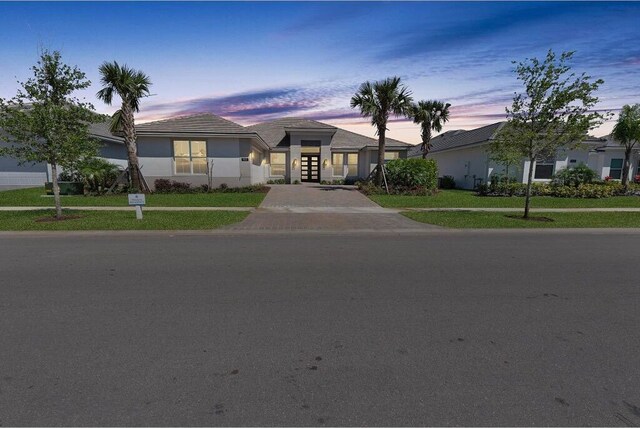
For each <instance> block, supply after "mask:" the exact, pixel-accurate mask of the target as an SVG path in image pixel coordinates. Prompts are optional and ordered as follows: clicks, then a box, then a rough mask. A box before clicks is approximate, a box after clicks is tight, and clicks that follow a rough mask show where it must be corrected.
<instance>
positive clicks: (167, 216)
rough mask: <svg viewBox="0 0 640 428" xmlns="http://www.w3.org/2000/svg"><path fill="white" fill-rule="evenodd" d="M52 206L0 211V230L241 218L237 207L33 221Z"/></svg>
mask: <svg viewBox="0 0 640 428" xmlns="http://www.w3.org/2000/svg"><path fill="white" fill-rule="evenodd" d="M53 215H54V211H53V210H38V211H0V230H4V231H24V230H203V229H215V228H218V227H222V226H226V225H229V224H233V223H237V222H239V221H242V220H244V219H245V218H246V217H247V216H248V215H249V213H248V212H241V211H180V212H168V211H147V212H145V213H144V218H143V219H142V220H136V214H135V211H134V210H133V209H132V210H131V211H78V210H65V211H64V215H69V216H80V218H75V219H69V220H62V221H36V220H38V219H42V218H47V217H53Z"/></svg>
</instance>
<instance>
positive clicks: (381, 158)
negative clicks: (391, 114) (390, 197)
mask: <svg viewBox="0 0 640 428" xmlns="http://www.w3.org/2000/svg"><path fill="white" fill-rule="evenodd" d="M386 132H387V124H386V123H385V124H384V125H383V126H381V127H380V128H378V173H377V174H376V185H377V186H379V187H382V168H384V146H385V133H386Z"/></svg>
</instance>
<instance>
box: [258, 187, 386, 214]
mask: <svg viewBox="0 0 640 428" xmlns="http://www.w3.org/2000/svg"><path fill="white" fill-rule="evenodd" d="M279 207H354V208H356V207H378V205H377V204H376V203H374V202H373V201H371V199H369V198H367V197H366V196H364V195H363V194H362V193H360V192H359V191H358V189H357V188H356V187H355V186H325V185H322V184H301V185H286V184H285V185H276V186H271V190H270V191H269V193H268V194H267V197H266V198H264V200H263V201H262V204H261V205H260V208H279Z"/></svg>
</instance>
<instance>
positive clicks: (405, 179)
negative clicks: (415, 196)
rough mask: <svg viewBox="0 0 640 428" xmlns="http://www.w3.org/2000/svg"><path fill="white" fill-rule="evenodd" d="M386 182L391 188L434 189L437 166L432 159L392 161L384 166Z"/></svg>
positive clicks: (436, 178)
mask: <svg viewBox="0 0 640 428" xmlns="http://www.w3.org/2000/svg"><path fill="white" fill-rule="evenodd" d="M386 170H387V180H388V182H389V185H390V186H392V187H399V188H416V187H424V188H427V189H435V188H436V187H437V186H438V165H437V164H436V161H435V160H433V159H420V158H411V159H394V160H392V161H389V162H388V163H387V165H386Z"/></svg>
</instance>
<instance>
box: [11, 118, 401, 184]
mask: <svg viewBox="0 0 640 428" xmlns="http://www.w3.org/2000/svg"><path fill="white" fill-rule="evenodd" d="M136 132H137V136H138V138H137V144H138V156H139V161H140V167H141V171H142V174H143V175H144V177H145V179H146V181H147V183H148V184H149V185H150V186H152V187H153V182H154V181H155V180H156V179H158V178H165V179H171V180H176V181H182V182H188V183H191V184H193V185H200V184H207V182H208V179H207V175H206V170H207V166H210V167H211V170H212V176H213V184H214V186H219V185H220V184H223V183H224V184H226V185H228V186H230V187H239V186H246V185H251V184H258V183H265V182H267V181H270V180H285V182H288V183H293V182H296V181H298V182H306V181H310V182H320V181H329V182H331V181H336V180H347V181H355V180H358V179H363V178H366V177H368V176H369V174H370V173H371V171H372V170H373V168H375V166H376V162H377V156H378V150H377V147H378V142H377V140H376V139H373V138H369V137H366V136H364V135H360V134H356V133H353V132H350V131H347V130H344V129H341V128H338V127H335V126H332V125H329V124H326V123H322V122H318V121H315V120H310V119H303V118H282V119H277V120H273V121H270V122H264V123H259V124H256V125H252V126H246V127H245V126H242V125H239V124H237V123H234V122H232V121H229V120H227V119H224V118H222V117H220V116H216V115H214V114H210V113H205V114H196V115H190V116H182V117H177V118H171V119H166V120H159V121H154V122H147V123H142V124H139V125H136ZM91 134H92V135H93V136H94V137H96V138H98V139H99V140H100V141H101V148H100V156H101V157H103V158H104V159H106V160H108V161H110V162H112V163H115V164H118V165H121V166H123V167H126V165H127V157H126V150H125V147H124V142H123V140H122V138H121V137H119V136H117V135H113V134H111V132H109V124H108V123H100V124H94V125H92V126H91ZM411 147H412V146H411V145H410V144H407V143H404V142H401V141H398V140H394V139H389V138H387V142H386V150H385V158H386V159H395V158H406V157H407V151H408V149H409V148H411ZM49 177H50V169H49V168H47V166H46V165H36V166H33V167H31V166H23V167H18V166H17V165H16V161H15V160H14V159H11V158H0V186H3V185H31V186H33V185H40V184H42V183H44V182H45V181H48V180H49Z"/></svg>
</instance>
